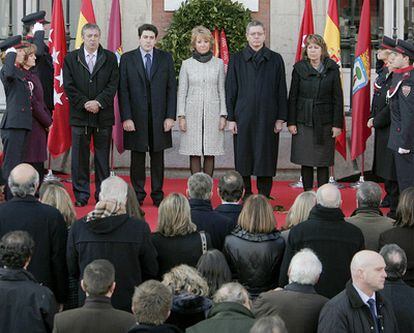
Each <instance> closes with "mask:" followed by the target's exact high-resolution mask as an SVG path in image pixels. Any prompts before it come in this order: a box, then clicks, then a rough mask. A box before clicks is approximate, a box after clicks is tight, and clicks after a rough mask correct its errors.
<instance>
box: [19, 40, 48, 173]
mask: <svg viewBox="0 0 414 333" xmlns="http://www.w3.org/2000/svg"><path fill="white" fill-rule="evenodd" d="M24 53H25V55H24V60H23V63H22V67H23V71H24V73H25V78H26V81H27V83H28V85H29V88H30V95H31V97H30V106H31V108H32V130H31V132H30V134H29V136H28V138H27V143H26V147H25V153H24V161H25V162H26V163H30V164H31V165H32V166H33V167H34V168H35V169H36V170H37V172H38V173H39V179H40V181H42V180H43V176H44V162H45V161H46V159H47V132H48V131H49V127H50V126H51V125H52V116H51V114H50V112H49V110H48V108H47V107H46V104H45V102H44V97H43V88H42V83H41V82H40V79H39V77H38V76H37V74H36V73H34V72H33V71H31V68H33V67H34V66H35V65H36V46H35V45H34V44H30V46H29V47H27V48H25V49H24Z"/></svg>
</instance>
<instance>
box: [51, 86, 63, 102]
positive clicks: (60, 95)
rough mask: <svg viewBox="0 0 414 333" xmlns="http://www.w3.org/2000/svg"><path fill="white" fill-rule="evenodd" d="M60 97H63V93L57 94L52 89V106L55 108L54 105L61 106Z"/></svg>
mask: <svg viewBox="0 0 414 333" xmlns="http://www.w3.org/2000/svg"><path fill="white" fill-rule="evenodd" d="M62 95H63V92H62V93H58V92H57V91H56V89H53V104H54V105H55V106H56V104H60V105H63V103H62V100H61V98H62Z"/></svg>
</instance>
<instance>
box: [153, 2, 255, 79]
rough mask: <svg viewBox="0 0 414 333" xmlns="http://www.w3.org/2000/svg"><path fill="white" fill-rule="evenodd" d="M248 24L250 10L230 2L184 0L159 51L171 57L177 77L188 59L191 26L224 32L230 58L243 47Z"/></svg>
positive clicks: (189, 54) (160, 43)
mask: <svg viewBox="0 0 414 333" xmlns="http://www.w3.org/2000/svg"><path fill="white" fill-rule="evenodd" d="M250 21H251V16H250V10H248V9H246V8H245V7H244V5H243V4H241V3H238V2H232V0H186V1H185V2H184V3H183V4H182V5H181V6H180V8H179V9H178V10H177V11H175V13H174V15H173V18H172V21H171V25H170V27H169V28H168V30H167V34H166V35H165V36H164V37H163V38H162V39H161V41H160V42H159V47H160V48H161V49H163V50H165V51H168V52H170V53H171V54H172V56H173V58H174V64H175V70H176V73H177V75H178V73H179V71H180V67H181V63H182V61H183V60H185V59H187V58H189V57H190V56H191V51H190V41H191V30H192V29H193V28H194V27H195V26H197V25H204V26H205V27H206V28H208V29H210V31H213V30H214V28H218V30H219V31H221V29H224V31H225V33H226V38H227V45H228V47H229V52H230V53H231V54H232V53H235V52H237V51H240V50H241V49H242V48H243V47H244V46H245V45H246V26H247V24H248V23H249V22H250Z"/></svg>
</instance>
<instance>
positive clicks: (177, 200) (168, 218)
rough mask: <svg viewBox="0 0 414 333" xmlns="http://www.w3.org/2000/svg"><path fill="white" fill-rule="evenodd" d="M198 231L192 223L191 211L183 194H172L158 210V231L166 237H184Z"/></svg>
mask: <svg viewBox="0 0 414 333" xmlns="http://www.w3.org/2000/svg"><path fill="white" fill-rule="evenodd" d="M196 230H197V227H196V225H195V224H194V223H193V222H191V209H190V204H189V203H188V200H187V198H186V197H185V196H184V195H182V194H181V193H171V194H170V195H168V196H167V197H166V198H164V200H163V201H162V202H161V204H160V207H159V209H158V227H157V231H158V232H159V233H160V234H161V235H163V236H166V237H173V236H184V235H187V234H191V233H193V232H195V231H196Z"/></svg>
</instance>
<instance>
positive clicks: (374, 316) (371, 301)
mask: <svg viewBox="0 0 414 333" xmlns="http://www.w3.org/2000/svg"><path fill="white" fill-rule="evenodd" d="M368 305H369V311H370V312H371V316H372V320H373V321H374V328H375V332H377V333H379V329H378V317H377V314H376V313H375V300H374V299H372V298H370V299H369V300H368Z"/></svg>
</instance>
